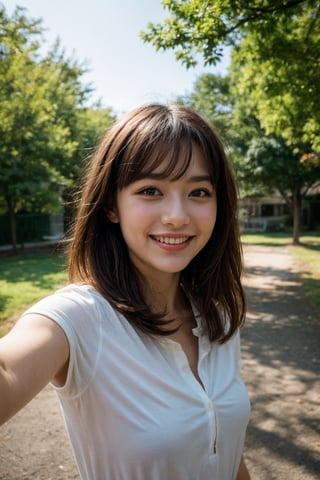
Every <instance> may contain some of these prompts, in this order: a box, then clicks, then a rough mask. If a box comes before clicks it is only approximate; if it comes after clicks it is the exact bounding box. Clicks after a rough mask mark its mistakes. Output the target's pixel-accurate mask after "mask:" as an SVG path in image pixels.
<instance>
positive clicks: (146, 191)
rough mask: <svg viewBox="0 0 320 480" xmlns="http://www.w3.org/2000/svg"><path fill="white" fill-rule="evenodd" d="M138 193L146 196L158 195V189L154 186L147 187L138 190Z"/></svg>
mask: <svg viewBox="0 0 320 480" xmlns="http://www.w3.org/2000/svg"><path fill="white" fill-rule="evenodd" d="M139 194H140V195H145V196H146V197H155V196H157V195H160V191H159V190H158V189H157V188H155V187H147V188H143V189H142V190H140V191H139Z"/></svg>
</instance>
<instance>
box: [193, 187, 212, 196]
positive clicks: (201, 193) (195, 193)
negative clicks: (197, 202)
mask: <svg viewBox="0 0 320 480" xmlns="http://www.w3.org/2000/svg"><path fill="white" fill-rule="evenodd" d="M211 195H212V194H211V192H210V191H209V190H208V189H206V188H197V190H193V191H192V192H191V196H192V197H200V198H204V197H211Z"/></svg>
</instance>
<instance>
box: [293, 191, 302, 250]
mask: <svg viewBox="0 0 320 480" xmlns="http://www.w3.org/2000/svg"><path fill="white" fill-rule="evenodd" d="M301 209H302V195H301V191H300V188H295V189H294V190H293V191H292V210H293V235H292V243H293V245H299V243H300V226H301Z"/></svg>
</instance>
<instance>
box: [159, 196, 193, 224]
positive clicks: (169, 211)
mask: <svg viewBox="0 0 320 480" xmlns="http://www.w3.org/2000/svg"><path fill="white" fill-rule="evenodd" d="M162 223H163V224H164V225H172V226H174V227H175V228H178V227H181V226H183V225H188V224H189V223H190V217H189V212H188V209H187V205H186V203H185V201H184V200H183V199H181V198H174V199H171V200H170V201H168V202H166V205H165V209H164V211H163V214H162Z"/></svg>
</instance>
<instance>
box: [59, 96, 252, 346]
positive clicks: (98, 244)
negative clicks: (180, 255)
mask: <svg viewBox="0 0 320 480" xmlns="http://www.w3.org/2000/svg"><path fill="white" fill-rule="evenodd" d="M195 144H196V145H197V146H198V147H200V149H201V151H202V153H203V156H204V158H205V159H206V161H207V163H208V165H209V168H210V174H211V177H212V182H213V185H214V187H215V189H216V195H217V218H216V223H215V227H214V230H213V233H212V235H211V237H210V239H209V241H208V242H207V244H206V245H205V247H204V248H203V249H202V251H200V252H199V253H198V254H197V255H196V257H195V258H194V259H193V260H192V261H191V263H190V264H189V265H188V266H187V268H185V270H183V271H182V272H181V284H182V287H183V288H184V291H185V292H186V294H187V295H188V297H189V298H190V300H191V301H192V303H193V304H194V305H195V306H196V308H197V310H198V311H199V313H200V315H201V317H202V319H203V323H204V327H205V331H206V333H207V335H208V337H209V339H210V340H211V341H218V342H220V343H223V342H225V341H227V340H228V339H229V338H230V337H231V336H232V335H233V334H234V333H235V331H236V330H237V329H238V328H239V327H240V326H241V325H242V324H243V322H244V317H245V296H244V292H243V288H242V285H241V279H240V277H241V272H242V251H241V243H240V236H239V228H238V220H237V189H236V184H235V180H234V177H233V174H232V170H231V167H230V164H229V162H228V160H227V158H226V155H225V152H224V148H223V145H222V142H221V140H220V139H219V137H218V135H217V134H216V133H215V132H214V130H213V129H212V128H211V126H210V125H209V124H208V123H207V122H206V121H205V120H204V119H203V118H201V117H200V116H199V115H198V114H197V113H196V112H195V111H194V110H192V109H190V108H188V107H185V106H183V105H169V106H164V105H158V104H151V105H146V106H142V107H140V108H137V109H135V110H134V111H132V112H131V113H129V114H127V115H126V116H125V117H124V118H122V119H121V120H120V121H118V122H117V123H116V124H114V125H113V126H112V127H111V128H110V129H109V130H108V131H107V133H106V134H105V136H104V138H103V139H102V141H101V142H100V144H99V146H98V147H97V149H96V151H95V153H94V155H93V157H92V160H91V162H90V165H89V168H88V171H87V174H86V176H85V179H84V183H83V188H82V190H81V195H80V197H79V205H78V211H77V215H76V218H75V221H74V225H73V228H72V233H71V243H70V247H69V252H68V254H69V280H70V281H71V282H85V283H89V284H91V285H93V286H94V287H95V288H96V289H97V290H98V291H99V292H100V293H101V294H102V295H103V296H104V297H105V298H106V299H107V300H108V301H109V302H110V304H111V305H112V306H113V307H114V308H115V309H117V310H118V311H119V312H121V313H122V314H123V315H124V316H125V317H126V318H127V320H128V321H129V322H131V323H132V324H133V325H134V326H135V327H136V328H138V329H140V330H141V331H143V332H144V333H147V334H157V335H167V334H168V333H170V330H169V331H168V328H164V325H165V324H166V323H167V321H165V320H164V318H163V317H164V315H160V314H156V313H154V312H152V311H151V310H150V308H149V307H148V305H146V302H145V300H144V298H143V294H142V290H141V288H140V284H139V273H138V272H137V271H136V270H135V267H134V266H133V264H132V262H131V261H130V258H129V255H128V249H127V246H126V244H125V242H124V239H123V237H122V233H121V230H120V228H119V225H118V224H115V223H112V222H111V221H110V220H109V219H108V217H107V215H106V210H108V209H109V208H112V207H113V206H114V204H115V203H114V202H115V200H116V194H117V191H118V190H121V189H123V188H125V187H126V186H127V185H129V184H130V183H132V182H134V181H136V180H138V179H141V178H143V177H145V176H147V175H148V173H150V172H152V171H153V170H154V169H155V168H158V169H159V167H160V169H161V167H162V166H163V170H162V172H161V173H162V174H163V177H164V178H167V177H169V176H170V178H172V177H173V178H179V177H181V176H182V175H183V174H184V173H185V172H186V170H187V169H188V166H189V164H190V161H191V156H192V149H193V148H194V145H195ZM181 155H183V159H184V160H185V161H181ZM164 160H165V162H164Z"/></svg>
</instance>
